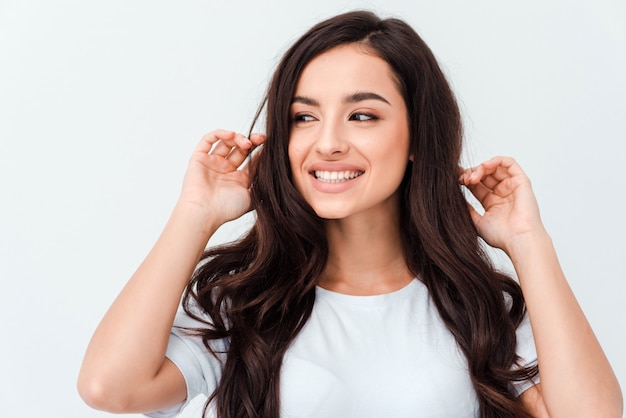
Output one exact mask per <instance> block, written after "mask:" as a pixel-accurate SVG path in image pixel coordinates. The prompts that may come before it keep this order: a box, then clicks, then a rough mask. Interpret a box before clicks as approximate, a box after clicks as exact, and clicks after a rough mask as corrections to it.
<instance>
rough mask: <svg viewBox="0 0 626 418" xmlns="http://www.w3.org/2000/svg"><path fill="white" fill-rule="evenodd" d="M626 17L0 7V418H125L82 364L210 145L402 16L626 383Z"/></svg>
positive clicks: (619, 9)
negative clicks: (207, 140) (341, 33)
mask: <svg viewBox="0 0 626 418" xmlns="http://www.w3.org/2000/svg"><path fill="white" fill-rule="evenodd" d="M625 4H626V3H624V2H623V1H622V0H594V1H587V2H582V1H565V0H563V1H539V0H533V1H526V2H508V1H506V2H505V1H497V0H493V1H482V2H481V1H471V2H469V1H437V2H435V1H432V2H425V1H411V2H409V1H400V0H398V1H380V2H375V1H368V2H359V1H334V0H323V1H321V0H316V1H312V2H296V1H280V2H269V1H266V2H257V1H245V2H244V1H230V2H217V1H180V2H174V1H170V2H165V1H147V0H144V1H107V2H104V1H103V2H86V1H78V0H75V1H70V0H59V1H55V2H52V1H44V0H36V1H24V0H21V1H18V0H13V1H11V0H0V286H1V288H0V321H1V322H0V335H1V342H0V416H1V417H10V418H12V417H35V416H36V417H104V416H109V415H108V414H105V413H100V412H96V411H92V410H90V409H89V408H88V407H87V406H85V405H84V404H83V403H82V401H81V400H80V398H79V397H78V395H77V393H76V390H75V381H76V375H77V373H78V369H79V366H80V362H81V359H82V355H83V352H84V350H85V347H86V345H87V342H88V340H89V338H90V335H91V333H92V332H93V330H94V328H95V327H96V325H97V323H98V321H99V320H100V318H101V317H102V315H103V314H104V313H105V311H106V309H107V307H108V306H109V304H110V303H111V302H112V300H113V299H114V297H115V295H116V294H117V292H118V291H119V290H120V289H121V287H122V286H123V285H124V283H125V281H126V280H127V278H128V277H130V275H131V274H132V272H133V271H134V269H135V267H136V266H137V265H138V264H139V263H140V261H141V260H142V258H143V256H144V255H145V254H146V253H147V251H148V250H149V248H150V246H151V245H152V243H153V242H154V241H155V239H156V238H157V236H158V234H159V232H160V230H161V228H162V226H163V225H164V223H165V221H166V219H167V217H168V215H169V211H170V210H171V208H172V206H173V204H174V202H175V200H176V198H177V195H178V191H179V187H180V182H181V179H182V175H183V173H184V170H185V167H186V162H187V159H188V156H189V155H190V153H191V151H192V150H193V148H194V147H195V145H196V143H197V141H198V139H199V138H200V137H201V135H202V134H203V133H204V132H207V131H209V130H212V129H214V128H218V127H224V128H229V129H235V130H238V131H242V132H246V131H247V130H248V127H249V126H248V125H249V123H250V121H251V118H252V115H253V113H254V110H255V109H256V106H257V104H258V103H259V101H260V99H261V96H262V93H263V92H264V90H265V87H266V83H267V80H268V77H269V76H270V74H271V71H272V68H273V67H274V65H275V64H276V62H277V60H278V58H279V57H280V55H281V54H282V52H284V50H285V49H286V47H287V46H288V45H289V44H290V43H291V42H292V41H293V40H295V38H297V37H298V36H299V35H300V34H302V33H303V32H304V31H305V30H306V29H307V28H308V27H309V26H311V25H312V24H314V23H315V22H317V21H319V20H320V19H322V18H326V17H328V16H330V15H333V14H336V13H338V12H342V11H347V10H350V9H354V8H367V9H372V10H375V11H378V12H380V13H382V14H383V15H386V16H388V15H394V16H398V17H401V18H404V19H405V20H407V21H408V22H409V23H410V24H411V25H412V26H413V27H414V28H415V29H416V30H417V31H418V32H419V33H420V34H421V35H422V36H423V38H424V39H425V40H426V42H427V43H428V44H429V45H430V46H431V48H432V49H433V51H434V52H435V54H436V55H437V56H438V58H439V59H440V61H441V62H442V65H443V67H444V69H445V71H446V73H447V74H448V75H449V78H450V81H451V83H452V84H453V87H454V89H455V91H456V93H457V95H458V97H459V101H460V103H461V106H462V109H463V112H464V118H465V121H466V130H467V133H466V136H467V140H468V148H467V154H466V158H465V160H466V162H467V163H470V164H476V163H478V162H480V161H481V160H483V159H486V158H488V157H490V156H492V155H494V154H507V155H513V156H515V157H516V158H517V159H518V160H519V161H520V162H521V163H522V165H523V167H524V168H525V170H526V171H527V172H528V174H529V175H530V176H531V178H532V179H533V183H534V187H535V191H536V193H537V195H538V198H539V200H540V204H541V207H542V213H543V217H544V221H545V224H546V225H547V227H548V228H549V230H550V232H551V234H552V236H553V238H554V241H555V243H556V245H557V248H558V250H559V253H560V257H561V261H562V264H563V267H564V269H565V271H566V273H567V275H568V277H569V281H570V283H571V286H572V287H573V289H574V291H575V293H576V295H577V296H578V298H579V301H580V304H581V305H582V307H583V309H584V310H585V312H586V313H587V316H588V318H589V320H590V322H591V324H592V325H593V327H594V329H595V331H596V333H597V335H598V338H599V339H600V341H601V343H602V345H603V347H604V348H605V350H606V353H607V355H608V357H609V359H610V361H611V363H612V364H613V367H614V368H615V370H616V372H617V375H618V378H619V379H620V381H621V382H622V385H626V358H625V356H624V351H625V337H624V331H625V329H626V327H625V326H624V324H623V322H622V315H623V309H624V305H625V304H626V298H625V296H624V294H625V291H626V285H625V284H624V280H625V279H626V275H625V274H624V267H623V263H624V261H625V259H626V246H625V245H624V243H623V238H624V236H626V220H625V216H624V215H625V214H626V203H625V199H624V191H623V189H624V178H625V177H626V176H625V174H624V172H625V170H624V168H623V165H624V164H623V161H624V154H625V153H626V145H625V143H626V135H625V134H624V131H625V129H624V127H625V122H626V25H625V24H624V22H626V5H625ZM244 227H245V225H242V223H236V224H235V225H229V226H228V227H225V228H224V229H223V230H221V232H220V234H219V236H218V237H216V239H217V240H224V239H229V238H232V237H234V236H236V235H237V234H238V233H240V232H241V231H242V230H243V228H244ZM572 396H583V394H572Z"/></svg>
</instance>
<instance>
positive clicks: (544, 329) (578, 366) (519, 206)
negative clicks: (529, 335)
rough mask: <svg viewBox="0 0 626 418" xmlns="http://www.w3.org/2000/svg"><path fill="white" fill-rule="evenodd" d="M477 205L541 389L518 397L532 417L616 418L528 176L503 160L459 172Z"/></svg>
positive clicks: (617, 399)
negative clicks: (530, 342)
mask: <svg viewBox="0 0 626 418" xmlns="http://www.w3.org/2000/svg"><path fill="white" fill-rule="evenodd" d="M459 182H460V183H461V184H464V185H465V186H467V187H468V188H469V190H470V191H471V192H472V193H473V194H474V196H476V198H477V199H478V200H479V201H480V203H481V204H482V206H483V208H484V209H485V213H484V214H483V215H482V216H481V215H479V214H478V213H477V212H476V211H475V210H473V209H472V208H470V213H471V215H472V219H473V221H474V223H475V224H476V227H477V228H478V232H479V234H480V236H481V237H482V238H483V239H484V240H485V241H486V242H487V243H488V244H489V245H491V246H493V247H496V248H501V249H502V250H504V251H505V252H506V253H507V255H508V256H509V257H510V258H511V260H512V262H513V265H514V267H515V270H516V272H517V275H518V278H519V281H520V284H521V286H522V291H523V293H524V297H525V299H526V305H527V308H528V314H529V317H530V322H531V325H532V329H533V334H534V338H535V344H536V347H537V356H538V361H539V370H540V375H541V384H540V385H537V386H535V387H534V388H531V389H529V390H528V391H527V392H526V393H524V394H523V395H522V399H523V400H524V402H525V403H526V404H527V405H528V406H529V407H530V409H531V410H532V411H534V414H535V416H537V417H547V416H550V417H591V416H593V417H621V416H622V413H623V399H622V394H621V390H620V387H619V383H618V382H617V378H616V377H615V374H614V373H613V370H612V369H611V366H610V364H609V362H608V360H607V358H606V356H605V355H604V352H603V351H602V348H601V347H600V344H599V343H598V341H597V339H596V337H595V335H594V333H593V331H592V329H591V327H590V325H589V323H588V322H587V319H586V318H585V315H584V314H583V312H582V310H581V308H580V306H579V305H578V302H577V301H576V298H575V297H574V294H573V293H572V291H571V289H570V287H569V285H568V283H567V280H566V279H565V276H564V274H563V271H562V270H561V267H560V265H559V261H558V258H557V255H556V251H555V250H554V246H553V245H552V240H551V239H550V236H549V235H548V233H547V231H546V230H545V228H544V226H543V223H542V222H541V217H540V215H539V208H538V206H537V201H536V198H535V196H534V194H533V192H532V188H531V184H530V181H529V179H528V177H527V176H526V175H525V174H524V172H523V171H522V169H521V168H520V166H519V165H518V164H517V163H516V162H515V161H514V160H513V159H512V158H507V157H496V158H493V159H491V160H489V161H487V162H484V163H482V164H481V165H479V166H477V167H475V168H473V169H468V170H465V171H463V173H462V174H461V176H460V178H459Z"/></svg>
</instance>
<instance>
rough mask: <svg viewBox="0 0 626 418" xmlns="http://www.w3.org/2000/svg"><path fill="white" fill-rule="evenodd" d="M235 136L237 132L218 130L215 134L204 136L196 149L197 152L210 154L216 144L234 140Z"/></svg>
mask: <svg viewBox="0 0 626 418" xmlns="http://www.w3.org/2000/svg"><path fill="white" fill-rule="evenodd" d="M234 136H235V132H233V131H226V130H224V129H217V130H215V131H213V132H209V133H208V134H205V135H204V136H202V139H201V140H200V143H198V146H197V147H196V152H201V153H203V154H208V153H209V152H210V151H211V148H213V146H214V145H215V143H216V142H218V141H220V140H229V139H232V138H234Z"/></svg>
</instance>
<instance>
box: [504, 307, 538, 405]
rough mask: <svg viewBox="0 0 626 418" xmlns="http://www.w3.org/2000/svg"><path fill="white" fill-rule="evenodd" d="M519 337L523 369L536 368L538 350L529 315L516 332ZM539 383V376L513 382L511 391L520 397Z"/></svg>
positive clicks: (518, 349) (519, 354)
mask: <svg viewBox="0 0 626 418" xmlns="http://www.w3.org/2000/svg"><path fill="white" fill-rule="evenodd" d="M516 335H517V348H516V352H517V355H518V356H519V357H520V358H521V360H520V365H521V366H522V367H528V366H534V365H535V364H537V350H536V349H535V338H534V336H533V331H532V328H531V326H530V320H529V319H528V314H526V315H524V319H523V320H522V322H521V324H520V325H519V327H517V331H516ZM537 383H539V375H537V376H535V377H533V378H532V379H528V380H522V381H519V382H512V383H511V389H512V392H513V394H514V395H515V396H520V395H521V394H522V393H524V392H525V391H526V390H527V389H529V388H531V387H533V386H534V385H536V384H537Z"/></svg>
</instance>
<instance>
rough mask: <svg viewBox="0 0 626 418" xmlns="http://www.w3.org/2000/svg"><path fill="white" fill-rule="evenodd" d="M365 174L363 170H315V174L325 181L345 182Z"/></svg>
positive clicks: (318, 178)
mask: <svg viewBox="0 0 626 418" xmlns="http://www.w3.org/2000/svg"><path fill="white" fill-rule="evenodd" d="M362 174H363V171H314V172H313V175H314V176H315V178H316V179H317V180H319V181H322V182H324V183H343V182H344V181H348V180H352V179H354V178H357V177H359V176H360V175H362Z"/></svg>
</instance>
